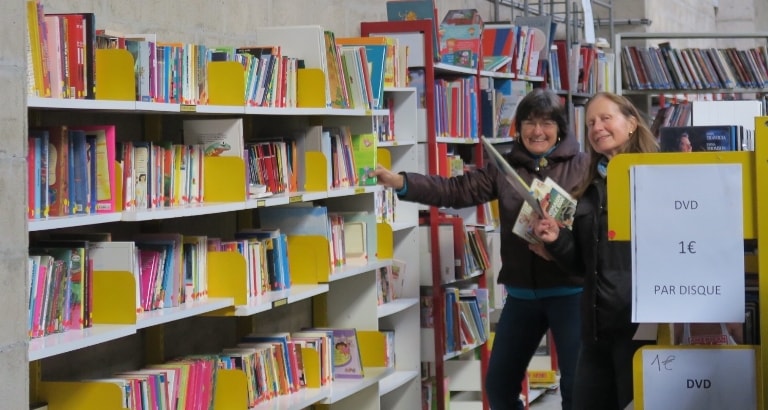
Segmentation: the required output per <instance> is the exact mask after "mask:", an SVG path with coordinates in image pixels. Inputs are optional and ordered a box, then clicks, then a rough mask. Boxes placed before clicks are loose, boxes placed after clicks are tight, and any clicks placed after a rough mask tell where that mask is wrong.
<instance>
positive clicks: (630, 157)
mask: <svg viewBox="0 0 768 410" xmlns="http://www.w3.org/2000/svg"><path fill="white" fill-rule="evenodd" d="M734 163H741V164H742V167H741V172H742V187H743V190H744V194H743V197H744V202H743V203H744V205H743V206H744V238H745V239H754V238H756V231H757V229H756V221H757V217H756V209H755V192H754V187H755V157H754V153H752V152H745V151H731V152H686V153H684V154H669V153H653V154H621V155H617V156H615V157H614V158H613V159H611V161H610V162H609V163H608V175H610V178H608V209H611V210H613V211H611V212H609V213H608V230H609V237H611V239H612V240H615V241H629V240H630V237H631V232H630V212H631V197H630V189H631V187H630V185H629V169H630V167H632V166H635V165H667V164H676V165H691V164H734ZM611 232H612V233H611Z"/></svg>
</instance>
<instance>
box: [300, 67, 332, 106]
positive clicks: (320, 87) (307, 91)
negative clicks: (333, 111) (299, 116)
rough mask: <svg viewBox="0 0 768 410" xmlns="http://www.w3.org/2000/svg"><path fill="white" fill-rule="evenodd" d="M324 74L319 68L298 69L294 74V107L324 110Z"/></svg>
mask: <svg viewBox="0 0 768 410" xmlns="http://www.w3.org/2000/svg"><path fill="white" fill-rule="evenodd" d="M325 104H326V98H325V73H324V72H323V70H321V69H319V68H300V69H299V71H298V72H297V74H296V106H298V107H299V108H325Z"/></svg>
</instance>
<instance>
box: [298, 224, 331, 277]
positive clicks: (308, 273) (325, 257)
mask: <svg viewBox="0 0 768 410" xmlns="http://www.w3.org/2000/svg"><path fill="white" fill-rule="evenodd" d="M328 247H329V244H328V239H327V238H325V237H322V236H319V235H289V236H288V266H289V268H290V272H291V282H292V283H297V284H298V283H301V284H315V283H318V282H328V278H329V275H330V273H331V260H330V253H329V251H328Z"/></svg>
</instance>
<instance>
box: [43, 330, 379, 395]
mask: <svg viewBox="0 0 768 410" xmlns="http://www.w3.org/2000/svg"><path fill="white" fill-rule="evenodd" d="M381 333H383V334H384V339H383V340H384V343H385V346H384V349H383V350H384V351H385V352H387V353H386V355H388V358H387V359H385V360H384V364H385V365H386V366H387V367H393V366H394V357H393V356H389V355H392V354H393V353H392V352H393V351H394V332H393V331H382V332H381ZM309 355H312V356H315V357H316V358H315V359H313V360H310V359H309V358H308V356H309ZM305 357H307V358H306V359H305ZM310 362H313V363H316V364H314V365H307V363H310ZM362 363H363V361H362V358H361V352H360V341H359V340H358V332H357V330H356V329H354V328H309V329H304V330H301V331H297V332H292V333H288V332H282V333H251V334H248V335H247V336H245V337H243V338H242V339H241V340H240V342H239V343H238V344H237V345H236V346H233V347H229V348H225V349H223V350H222V351H221V352H219V353H214V354H200V355H194V356H185V357H180V358H177V359H173V360H171V361H168V362H165V363H161V364H153V365H149V366H146V367H145V368H142V369H137V370H129V371H121V372H117V373H114V374H112V375H110V376H109V377H106V378H95V379H88V380H83V381H81V382H82V383H93V384H108V385H116V386H118V387H119V390H120V393H121V394H120V403H115V404H118V405H120V406H121V407H122V408H127V409H139V410H140V409H156V410H176V409H185V410H186V409H208V408H213V406H214V403H215V402H222V401H221V400H220V398H217V397H216V396H217V395H218V394H222V392H220V391H219V390H218V389H217V384H218V383H219V379H220V377H222V376H221V372H224V371H228V370H238V371H242V372H243V373H244V375H245V381H246V385H245V386H244V387H245V388H246V391H245V392H244V393H245V394H244V397H247V406H248V407H249V408H251V407H254V406H256V405H259V404H262V403H267V402H269V401H270V400H273V399H275V398H277V397H279V396H287V395H290V394H294V393H298V392H300V391H301V390H303V389H305V388H308V387H312V388H319V387H321V386H329V385H331V383H332V382H333V381H334V380H341V379H349V378H362V377H363V376H364V369H363V365H362ZM52 384H53V385H55V384H56V383H55V382H54V383H52ZM49 404H51V405H56V404H57V403H56V402H51V403H49Z"/></svg>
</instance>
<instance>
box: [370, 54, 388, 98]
mask: <svg viewBox="0 0 768 410" xmlns="http://www.w3.org/2000/svg"><path fill="white" fill-rule="evenodd" d="M386 54H387V46H386V45H383V44H369V45H366V46H365V58H366V59H367V60H368V65H369V66H370V69H369V70H368V72H369V76H370V78H371V90H372V91H373V105H374V106H373V109H374V110H379V109H381V108H383V107H384V61H385V58H386Z"/></svg>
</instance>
